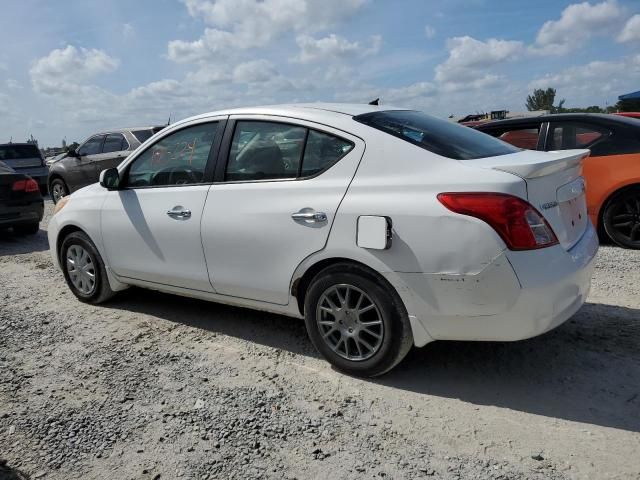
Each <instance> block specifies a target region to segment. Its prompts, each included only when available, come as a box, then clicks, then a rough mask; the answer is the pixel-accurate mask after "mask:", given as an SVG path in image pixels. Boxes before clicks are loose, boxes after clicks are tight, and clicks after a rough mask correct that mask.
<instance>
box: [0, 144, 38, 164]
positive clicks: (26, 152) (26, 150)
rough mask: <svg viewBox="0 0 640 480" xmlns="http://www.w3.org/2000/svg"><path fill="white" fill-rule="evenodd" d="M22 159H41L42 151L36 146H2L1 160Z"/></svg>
mask: <svg viewBox="0 0 640 480" xmlns="http://www.w3.org/2000/svg"><path fill="white" fill-rule="evenodd" d="M20 158H40V150H38V147H36V146H35V145H11V144H9V145H0V160H15V159H20Z"/></svg>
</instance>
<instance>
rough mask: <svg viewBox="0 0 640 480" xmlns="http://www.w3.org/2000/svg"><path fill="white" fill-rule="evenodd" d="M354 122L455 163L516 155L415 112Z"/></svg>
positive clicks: (362, 117) (377, 114)
mask: <svg viewBox="0 0 640 480" xmlns="http://www.w3.org/2000/svg"><path fill="white" fill-rule="evenodd" d="M354 120H356V121H357V122H360V123H364V124H365V125H368V126H370V127H373V128H376V129H378V130H381V131H383V132H385V133H388V134H390V135H393V136H394V137H398V138H400V139H402V140H405V141H406V142H409V143H412V144H414V145H417V146H418V147H421V148H424V149H425V150H428V151H430V152H433V153H435V154H437V155H441V156H443V157H447V158H453V159H455V160H473V159H475V158H486V157H494V156H498V155H508V154H510V153H515V152H518V151H520V149H519V148H516V147H514V146H513V145H509V144H507V143H505V142H503V141H501V140H498V139H496V138H493V137H492V136H490V135H487V134H485V133H482V132H479V131H477V130H474V129H472V128H469V127H464V126H461V125H458V124H456V123H452V122H448V121H446V120H440V119H438V118H435V117H431V116H429V115H426V114H425V113H422V112H417V111H408V110H407V111H405V110H396V111H394V110H389V111H385V112H374V113H366V114H364V115H358V116H356V117H354Z"/></svg>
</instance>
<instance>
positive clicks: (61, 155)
mask: <svg viewBox="0 0 640 480" xmlns="http://www.w3.org/2000/svg"><path fill="white" fill-rule="evenodd" d="M66 156H67V152H63V153H59V154H58V155H54V156H53V157H48V158H45V159H44V163H45V164H46V165H47V167H51V165H53V164H54V163H56V162H58V161H60V160H62V159H63V158H64V157H66Z"/></svg>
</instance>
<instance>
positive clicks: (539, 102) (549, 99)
mask: <svg viewBox="0 0 640 480" xmlns="http://www.w3.org/2000/svg"><path fill="white" fill-rule="evenodd" d="M555 99H556V89H555V88H547V89H546V90H543V89H542V88H536V89H535V90H534V91H533V94H532V95H528V96H527V104H526V106H527V110H529V111H530V112H533V111H535V110H549V111H550V112H551V113H559V112H561V111H563V107H562V106H563V105H564V99H562V100H560V103H558V106H557V107H556V106H554V105H553V102H554V101H555Z"/></svg>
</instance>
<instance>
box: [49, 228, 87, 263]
mask: <svg viewBox="0 0 640 480" xmlns="http://www.w3.org/2000/svg"><path fill="white" fill-rule="evenodd" d="M73 232H82V233H84V234H85V235H86V236H87V237H89V238H91V236H90V235H89V234H88V233H87V232H86V231H84V230H83V229H82V228H80V227H79V226H77V225H74V224H69V225H65V226H64V227H62V228H61V229H60V231H59V232H58V236H57V238H56V257H57V258H58V262H61V258H60V249H61V248H62V242H64V239H65V238H67V236H69V235H70V234H71V233H73ZM94 243H95V242H94ZM60 265H62V263H60Z"/></svg>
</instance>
